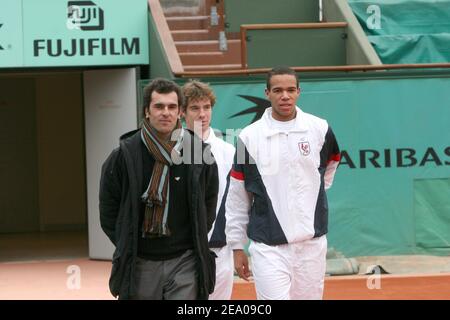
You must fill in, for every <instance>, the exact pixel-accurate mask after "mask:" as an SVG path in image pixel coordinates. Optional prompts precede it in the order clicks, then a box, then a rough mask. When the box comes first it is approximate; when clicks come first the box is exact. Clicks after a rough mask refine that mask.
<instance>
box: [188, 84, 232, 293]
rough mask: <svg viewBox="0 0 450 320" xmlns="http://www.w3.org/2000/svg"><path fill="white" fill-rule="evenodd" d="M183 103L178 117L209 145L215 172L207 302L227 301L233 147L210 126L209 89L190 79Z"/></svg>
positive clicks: (230, 254) (229, 279)
mask: <svg viewBox="0 0 450 320" xmlns="http://www.w3.org/2000/svg"><path fill="white" fill-rule="evenodd" d="M182 89H183V94H184V97H185V103H184V106H183V108H182V115H183V117H184V119H185V121H186V126H187V128H188V129H190V130H192V131H194V132H195V133H196V134H197V135H198V136H200V137H202V139H203V141H204V142H205V143H207V144H209V145H211V153H212V155H213V156H214V159H215V162H216V164H217V169H218V173H219V193H218V195H217V210H216V220H215V221H214V224H213V227H212V229H211V231H210V232H209V234H208V240H209V247H210V249H211V250H212V251H214V253H215V254H216V255H217V258H216V286H215V288H214V292H213V293H212V294H210V295H209V299H210V300H230V298H231V294H232V289H233V280H234V272H233V271H234V270H233V253H232V251H231V248H230V247H229V246H228V245H227V239H226V236H225V199H226V194H227V190H228V186H229V181H230V170H231V166H232V164H233V156H234V153H235V148H234V147H233V145H231V144H229V143H227V142H225V141H223V140H222V139H220V138H219V137H217V136H216V135H215V133H214V130H213V129H212V128H211V127H210V123H211V116H212V109H213V106H214V103H215V101H216V97H215V95H214V92H213V91H212V89H211V88H210V87H209V86H208V85H207V84H206V83H203V82H200V81H197V80H191V81H189V82H187V83H186V84H185V85H184V86H183V88H182Z"/></svg>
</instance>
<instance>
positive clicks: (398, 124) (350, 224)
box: [211, 73, 450, 256]
mask: <svg viewBox="0 0 450 320" xmlns="http://www.w3.org/2000/svg"><path fill="white" fill-rule="evenodd" d="M211 85H212V86H213V88H214V90H215V92H216V95H217V103H216V105H215V106H214V109H213V120H212V126H213V127H214V128H217V129H219V130H220V131H222V132H224V133H228V136H229V139H230V140H231V141H232V140H233V139H232V136H233V134H237V132H235V131H234V130H233V129H239V128H243V127H244V126H246V125H248V124H249V123H251V122H253V121H254V120H256V119H258V118H259V117H260V116H261V114H262V112H263V111H264V109H265V108H266V107H267V106H268V103H267V101H266V100H265V96H264V88H265V83H264V81H262V80H261V81H255V82H249V81H247V82H220V81H219V82H212V83H211ZM448 88H450V73H448V74H447V75H446V76H445V77H439V78H432V77H431V78H423V77H411V78H395V77H392V78H381V77H380V78H375V79H371V78H366V79H363V80H361V79H358V80H356V79H355V80H352V79H348V78H347V79H340V80H332V79H325V80H321V81H312V80H307V79H303V80H301V89H302V93H301V96H300V99H299V106H300V108H302V109H303V110H304V111H306V112H309V113H312V114H314V115H317V116H319V117H322V118H325V119H326V120H328V122H329V124H330V126H331V127H332V128H333V130H334V132H335V134H336V137H337V139H338V142H339V145H340V148H341V150H342V161H341V164H340V167H339V168H338V170H337V174H336V177H335V181H334V185H333V186H332V187H331V189H330V190H329V191H328V192H327V194H328V199H329V207H330V214H329V236H328V239H329V244H330V247H331V246H332V247H334V248H336V249H337V250H339V251H341V252H343V253H344V254H345V255H346V256H361V255H389V254H418V253H431V254H450V95H449V93H448V92H449V91H448Z"/></svg>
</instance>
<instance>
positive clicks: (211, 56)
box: [180, 51, 241, 65]
mask: <svg viewBox="0 0 450 320" xmlns="http://www.w3.org/2000/svg"><path fill="white" fill-rule="evenodd" d="M180 59H181V62H182V63H183V65H208V64H212V65H216V64H240V63H241V57H240V55H239V54H234V55H233V54H231V53H229V52H228V51H227V52H222V51H209V52H182V53H180Z"/></svg>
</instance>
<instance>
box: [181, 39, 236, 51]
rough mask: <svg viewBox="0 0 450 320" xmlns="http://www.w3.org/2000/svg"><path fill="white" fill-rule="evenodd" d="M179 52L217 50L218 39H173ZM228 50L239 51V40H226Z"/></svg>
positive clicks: (218, 48)
mask: <svg viewBox="0 0 450 320" xmlns="http://www.w3.org/2000/svg"><path fill="white" fill-rule="evenodd" d="M175 46H176V47H177V50H178V52H179V53H182V52H207V51H218V50H220V47H219V40H203V41H175ZM227 46H228V51H239V52H240V51H241V40H234V39H233V40H227Z"/></svg>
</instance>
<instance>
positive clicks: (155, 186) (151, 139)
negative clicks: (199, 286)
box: [141, 119, 184, 238]
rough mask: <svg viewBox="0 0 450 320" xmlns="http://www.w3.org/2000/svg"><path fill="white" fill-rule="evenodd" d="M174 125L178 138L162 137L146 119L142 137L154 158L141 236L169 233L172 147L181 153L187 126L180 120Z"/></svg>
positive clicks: (145, 197) (143, 197)
mask: <svg viewBox="0 0 450 320" xmlns="http://www.w3.org/2000/svg"><path fill="white" fill-rule="evenodd" d="M175 129H180V131H179V132H180V134H179V135H178V137H177V140H176V141H167V142H165V141H161V139H160V138H159V137H158V136H157V135H156V134H155V131H154V130H155V129H153V128H152V127H151V126H150V123H149V122H148V120H147V119H145V120H144V121H143V124H142V129H141V138H142V141H143V142H144V144H145V146H146V147H147V150H148V151H149V152H150V154H151V155H152V156H153V157H154V159H155V164H154V166H153V172H152V177H151V178H150V183H149V185H148V187H147V190H146V191H145V192H144V194H143V195H142V201H143V202H144V203H145V214H144V223H143V226H142V237H144V238H159V237H164V236H170V230H169V227H168V225H167V216H168V213H169V194H170V190H169V189H170V188H169V166H171V165H172V164H173V161H172V158H171V154H172V152H173V151H175V152H176V154H177V155H179V152H180V150H181V148H182V145H183V134H184V129H183V128H182V127H181V122H180V120H178V122H177V125H176V127H175Z"/></svg>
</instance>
